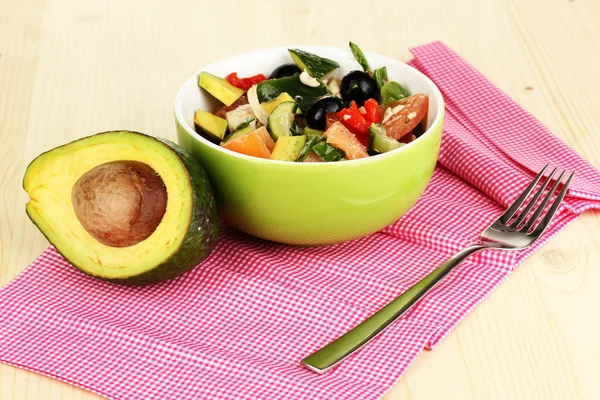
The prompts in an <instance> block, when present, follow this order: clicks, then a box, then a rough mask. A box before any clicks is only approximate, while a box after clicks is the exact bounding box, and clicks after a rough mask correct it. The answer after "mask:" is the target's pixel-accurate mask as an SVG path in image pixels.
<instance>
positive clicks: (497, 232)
mask: <svg viewBox="0 0 600 400" xmlns="http://www.w3.org/2000/svg"><path fill="white" fill-rule="evenodd" d="M547 169H548V165H546V166H545V167H544V168H543V169H542V170H541V171H540V173H539V174H538V175H537V176H536V177H535V178H534V179H533V181H532V182H531V183H530V184H529V186H527V188H525V190H524V191H523V193H521V195H520V196H519V197H518V198H517V199H516V200H515V201H514V202H513V203H512V204H511V205H510V207H508V209H507V210H506V211H505V212H504V214H502V215H501V216H500V218H498V219H497V220H496V221H494V223H493V224H492V225H491V226H490V227H489V228H487V229H486V230H485V231H483V233H482V234H481V236H480V242H479V243H477V244H474V245H472V246H469V247H467V248H466V249H464V250H462V251H460V252H459V253H458V254H456V255H455V256H454V257H452V258H450V259H449V260H448V261H446V262H445V263H444V264H442V265H441V266H439V267H438V268H437V269H435V270H434V271H433V272H431V273H430V274H429V275H427V276H426V277H424V278H423V279H421V280H420V281H419V282H417V283H416V284H415V285H414V286H412V287H411V288H409V289H408V290H407V291H405V292H404V293H402V294H401V295H400V296H399V297H397V298H395V299H394V300H392V301H391V302H390V303H388V304H387V305H385V306H384V307H383V308H381V309H380V310H379V311H377V312H376V313H375V314H373V315H372V316H370V317H369V318H367V319H366V320H364V321H363V322H361V323H360V324H358V325H357V326H356V327H354V328H352V329H351V330H350V331H348V332H346V333H345V334H343V335H342V336H340V337H339V338H337V339H335V340H334V341H332V342H331V343H329V344H327V345H326V346H324V347H322V348H321V349H319V350H317V351H316V352H314V353H312V354H311V355H309V356H308V357H306V358H305V359H303V360H302V364H304V365H305V366H306V367H308V368H309V369H311V370H312V371H315V372H317V373H323V372H325V371H327V370H328V369H330V368H331V367H333V366H335V365H336V364H338V363H340V362H341V361H343V360H344V359H345V358H346V357H348V356H349V355H351V354H352V353H354V352H356V351H358V350H359V349H360V348H361V347H363V346H364V345H366V344H367V343H368V342H369V341H371V340H372V339H373V338H374V337H375V336H377V335H378V334H379V333H381V332H382V331H383V330H384V329H385V328H387V327H388V326H389V325H390V324H392V323H393V322H394V321H396V320H397V319H399V318H400V317H402V315H404V314H405V313H406V312H407V311H408V310H409V309H410V308H411V307H413V306H414V305H415V304H416V303H417V302H418V301H419V300H420V299H421V298H423V296H425V295H426V294H427V293H429V291H430V290H431V289H432V288H433V287H434V286H435V285H437V284H438V283H439V282H441V281H442V280H443V279H444V278H445V277H446V276H447V275H448V273H450V271H452V270H453V269H454V268H455V267H456V266H457V265H459V264H460V263H461V262H462V261H464V260H465V259H466V258H467V257H469V256H470V255H471V254H473V253H476V252H478V251H481V250H486V249H500V250H521V249H524V248H526V247H529V246H531V245H532V244H533V243H534V242H535V241H536V240H537V239H538V238H539V237H540V236H541V234H542V233H543V232H544V230H545V229H546V228H547V227H548V225H549V224H550V221H551V220H552V217H553V216H554V214H555V213H556V211H557V210H558V207H559V205H560V203H561V202H562V200H563V198H564V197H565V195H566V193H567V190H568V188H569V184H570V183H571V180H572V179H573V175H574V174H573V173H571V174H570V175H569V177H568V178H567V181H566V182H565V184H564V186H563V187H562V189H561V190H560V192H558V194H557V195H556V199H555V200H554V202H552V204H551V205H550V207H549V208H548V209H547V210H546V207H547V206H548V203H549V202H550V201H551V200H552V197H554V195H555V194H556V192H557V191H558V187H559V185H560V183H561V181H562V180H563V178H564V176H565V174H566V173H567V171H566V170H565V171H563V172H562V173H561V174H560V176H559V177H558V179H556V181H555V183H554V184H553V185H552V187H551V188H550V190H548V191H547V194H546V196H545V197H544V198H543V199H542V201H541V202H540V203H539V205H538V201H539V199H540V197H541V196H542V195H543V194H544V192H546V188H547V187H548V184H549V183H550V182H551V181H552V177H553V176H554V174H555V173H556V170H557V168H554V170H553V171H552V173H551V174H550V175H549V176H548V177H547V178H546V179H545V180H544V182H543V183H542V184H541V187H540V188H539V190H538V191H537V192H536V193H535V194H534V195H533V197H532V198H531V200H530V201H529V202H527V203H526V201H527V199H528V198H529V195H530V194H531V192H532V191H533V190H534V189H535V188H536V186H537V185H538V183H539V182H540V180H541V179H542V177H543V176H544V173H545V172H546V170H547ZM523 205H525V207H524V208H523V210H522V211H520V212H519V210H520V209H521V207H522V206H523ZM536 205H537V207H536ZM534 207H535V210H534Z"/></svg>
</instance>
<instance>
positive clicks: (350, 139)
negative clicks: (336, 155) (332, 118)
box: [323, 122, 369, 160]
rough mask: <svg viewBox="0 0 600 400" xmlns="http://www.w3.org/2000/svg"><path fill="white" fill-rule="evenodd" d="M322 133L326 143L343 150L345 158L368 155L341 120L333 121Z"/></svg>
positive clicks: (351, 158) (350, 158)
mask: <svg viewBox="0 0 600 400" xmlns="http://www.w3.org/2000/svg"><path fill="white" fill-rule="evenodd" d="M323 135H324V136H325V137H326V138H327V143H329V144H330V145H332V146H333V147H335V148H338V149H340V150H342V151H343V152H344V154H345V156H346V160H356V159H357V158H364V157H369V154H368V153H367V149H366V148H365V146H363V145H362V144H361V143H360V142H359V141H358V139H357V137H356V136H354V135H353V134H352V132H350V131H349V130H348V129H347V128H346V127H345V126H344V125H342V123H341V122H335V123H334V124H333V125H331V127H329V128H328V129H327V130H326V131H325V133H324V134H323Z"/></svg>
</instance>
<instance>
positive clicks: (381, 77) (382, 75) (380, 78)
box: [373, 67, 388, 89]
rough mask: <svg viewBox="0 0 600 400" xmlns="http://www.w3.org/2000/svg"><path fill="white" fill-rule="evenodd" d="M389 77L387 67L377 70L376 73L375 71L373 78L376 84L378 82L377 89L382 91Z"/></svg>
mask: <svg viewBox="0 0 600 400" xmlns="http://www.w3.org/2000/svg"><path fill="white" fill-rule="evenodd" d="M387 77H388V76H387V68H386V67H381V68H377V69H376V70H375V71H373V78H375V82H377V87H378V88H379V89H381V88H382V87H383V85H385V83H386V81H387Z"/></svg>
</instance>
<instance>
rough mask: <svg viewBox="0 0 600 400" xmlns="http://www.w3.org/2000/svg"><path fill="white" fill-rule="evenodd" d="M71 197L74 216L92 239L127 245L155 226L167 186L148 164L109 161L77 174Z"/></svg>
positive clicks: (158, 220) (163, 212)
mask: <svg viewBox="0 0 600 400" xmlns="http://www.w3.org/2000/svg"><path fill="white" fill-rule="evenodd" d="M71 200H72V202H73V208H74V210H75V214H76V216H77V219H78V220H79V222H80V223H81V225H82V226H83V227H84V229H85V230H86V231H87V232H88V233H89V234H90V235H92V236H93V237H94V238H95V239H96V240H98V241H99V242H101V243H103V244H105V245H107V246H111V247H128V246H133V245H135V244H137V243H139V242H141V241H143V240H144V239H146V238H147V237H148V236H150V235H151V234H152V233H153V232H154V231H155V230H156V227H157V226H158V225H159V224H160V221H161V220H162V218H163V215H164V214H165V210H166V207H167V189H166V187H165V184H164V182H163V180H162V179H161V177H160V176H159V175H158V174H157V173H156V171H154V169H152V168H151V167H150V166H148V165H146V164H144V163H142V162H139V161H128V160H123V161H112V162H108V163H105V164H101V165H98V166H97V167H95V168H93V169H91V170H89V171H88V172H86V173H85V174H84V175H83V176H81V177H80V178H79V179H78V180H77V182H76V183H75V185H74V186H73V189H72V191H71Z"/></svg>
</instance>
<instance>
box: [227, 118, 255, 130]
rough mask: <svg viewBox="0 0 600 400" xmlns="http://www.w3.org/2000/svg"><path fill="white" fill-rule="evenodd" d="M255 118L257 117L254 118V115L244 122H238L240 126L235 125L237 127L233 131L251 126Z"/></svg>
mask: <svg viewBox="0 0 600 400" xmlns="http://www.w3.org/2000/svg"><path fill="white" fill-rule="evenodd" d="M255 119H256V118H254V117H248V118H245V119H244V120H243V121H242V122H240V123H239V124H238V126H236V127H235V129H234V130H233V132H237V131H239V130H240V129H244V128H245V127H247V126H249V125H250V124H251V123H252V121H254V120H255Z"/></svg>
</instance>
